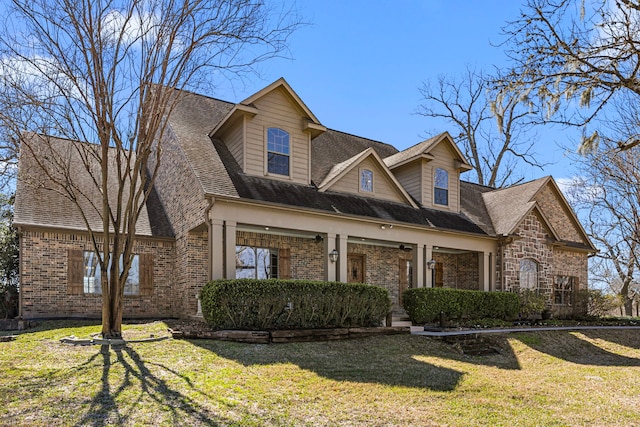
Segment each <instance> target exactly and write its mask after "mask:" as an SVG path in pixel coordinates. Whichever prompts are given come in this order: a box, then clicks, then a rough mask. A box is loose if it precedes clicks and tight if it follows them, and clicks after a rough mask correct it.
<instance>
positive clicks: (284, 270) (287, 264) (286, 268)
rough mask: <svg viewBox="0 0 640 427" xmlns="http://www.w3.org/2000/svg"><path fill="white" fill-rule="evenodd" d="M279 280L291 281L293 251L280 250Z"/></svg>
mask: <svg viewBox="0 0 640 427" xmlns="http://www.w3.org/2000/svg"><path fill="white" fill-rule="evenodd" d="M278 278H279V279H291V249H289V248H282V249H278Z"/></svg>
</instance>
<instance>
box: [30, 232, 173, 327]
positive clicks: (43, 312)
mask: <svg viewBox="0 0 640 427" xmlns="http://www.w3.org/2000/svg"><path fill="white" fill-rule="evenodd" d="M21 237H22V243H21V248H20V264H21V271H20V274H21V284H22V288H21V289H20V292H21V294H22V295H21V300H22V315H23V316H24V317H25V318H43V317H91V318H99V317H100V316H101V312H102V297H101V296H100V295H92V294H82V295H69V294H68V289H67V288H68V286H67V264H68V253H67V251H68V250H69V249H79V250H93V246H92V244H91V241H90V240H89V236H88V234H86V233H84V234H81V233H78V234H74V233H69V232H64V231H58V232H54V231H32V230H24V229H23V230H22V235H21ZM134 252H135V253H153V293H152V294H151V295H149V296H129V295H126V296H125V297H124V316H125V317H141V318H142V317H171V316H174V315H175V313H174V307H173V300H174V289H173V286H172V285H173V271H174V269H175V268H174V267H175V266H174V256H175V250H174V244H173V242H171V241H166V240H154V239H141V240H139V241H138V242H137V243H136V245H135V248H134Z"/></svg>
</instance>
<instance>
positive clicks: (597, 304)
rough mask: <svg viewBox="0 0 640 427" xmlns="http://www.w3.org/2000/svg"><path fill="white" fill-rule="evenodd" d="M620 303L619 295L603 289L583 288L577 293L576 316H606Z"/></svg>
mask: <svg viewBox="0 0 640 427" xmlns="http://www.w3.org/2000/svg"><path fill="white" fill-rule="evenodd" d="M620 305H621V303H620V299H619V297H618V296H617V295H612V294H607V293H605V292H603V291H602V290H601V289H581V290H580V291H578V292H577V295H576V304H575V308H574V317H576V318H582V317H592V316H593V317H604V316H607V315H609V314H610V313H611V312H612V311H614V310H615V309H616V308H619V307H620Z"/></svg>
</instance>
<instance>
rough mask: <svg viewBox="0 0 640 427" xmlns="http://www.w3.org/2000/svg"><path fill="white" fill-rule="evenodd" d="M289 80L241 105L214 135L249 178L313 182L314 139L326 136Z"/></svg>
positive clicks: (274, 84) (223, 121)
mask: <svg viewBox="0 0 640 427" xmlns="http://www.w3.org/2000/svg"><path fill="white" fill-rule="evenodd" d="M325 130H326V128H325V127H324V126H323V125H322V124H320V122H319V121H318V119H317V118H316V117H315V115H314V114H313V113H312V112H311V110H309V108H307V106H306V105H305V104H304V102H302V100H301V99H300V97H298V95H297V94H296V93H295V92H294V91H293V89H291V87H290V86H289V84H288V83H287V82H286V81H285V80H284V79H282V78H281V79H279V80H277V81H275V82H274V83H272V84H271V85H269V86H267V87H266V88H264V89H262V90H261V91H259V92H257V93H255V94H254V95H252V96H250V97H249V98H247V99H245V100H244V101H242V102H240V103H239V104H237V105H236V106H234V108H233V109H232V110H231V111H230V112H229V113H228V114H227V116H226V117H225V118H224V119H223V120H222V121H221V122H220V123H219V124H218V125H217V126H216V128H215V129H214V130H213V131H212V132H211V133H210V136H211V137H212V138H217V139H220V140H222V141H223V142H224V143H225V144H226V145H227V147H228V148H229V151H230V152H231V154H232V155H233V157H234V158H235V159H236V161H237V162H238V164H239V165H240V167H241V168H242V171H243V172H244V173H246V174H247V175H254V176H264V177H268V178H272V179H278V180H286V181H291V182H296V183H299V184H309V183H310V182H311V171H310V155H311V139H312V138H314V137H315V136H317V135H319V134H321V133H322V132H324V131H325Z"/></svg>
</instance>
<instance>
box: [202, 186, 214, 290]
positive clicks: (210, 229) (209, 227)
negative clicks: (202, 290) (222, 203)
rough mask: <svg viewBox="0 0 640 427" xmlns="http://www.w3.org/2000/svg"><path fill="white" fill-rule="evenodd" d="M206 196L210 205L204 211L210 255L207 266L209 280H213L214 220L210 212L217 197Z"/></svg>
mask: <svg viewBox="0 0 640 427" xmlns="http://www.w3.org/2000/svg"><path fill="white" fill-rule="evenodd" d="M206 198H207V200H208V201H209V205H208V206H207V209H206V210H205V211H204V220H205V222H206V223H207V239H208V241H209V245H208V246H209V256H208V257H207V266H208V268H209V272H208V275H209V281H211V280H213V222H212V220H211V218H210V217H209V213H210V212H211V209H213V204H214V203H215V201H216V199H215V197H213V196H206Z"/></svg>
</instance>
